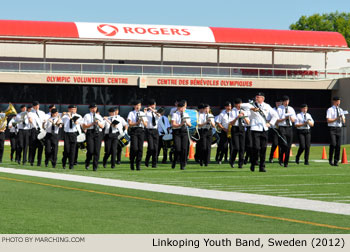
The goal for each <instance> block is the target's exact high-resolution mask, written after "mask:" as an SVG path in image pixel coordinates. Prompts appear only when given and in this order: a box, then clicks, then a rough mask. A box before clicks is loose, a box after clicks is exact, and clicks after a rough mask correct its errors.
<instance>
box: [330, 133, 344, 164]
mask: <svg viewBox="0 0 350 252" xmlns="http://www.w3.org/2000/svg"><path fill="white" fill-rule="evenodd" d="M342 129H343V128H341V127H329V134H330V145H329V161H330V162H331V161H333V154H334V163H338V162H339V160H340V145H341V134H342Z"/></svg>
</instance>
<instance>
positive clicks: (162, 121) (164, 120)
mask: <svg viewBox="0 0 350 252" xmlns="http://www.w3.org/2000/svg"><path fill="white" fill-rule="evenodd" d="M158 113H159V114H160V115H161V117H160V118H159V121H158V134H159V144H158V146H159V148H158V156H159V153H160V150H161V149H163V160H162V164H166V161H167V158H168V148H167V146H166V145H165V144H164V142H163V136H164V135H167V134H170V131H171V126H170V123H169V119H168V117H167V116H165V115H164V114H165V109H164V108H160V109H159V110H158ZM157 159H158V158H157Z"/></svg>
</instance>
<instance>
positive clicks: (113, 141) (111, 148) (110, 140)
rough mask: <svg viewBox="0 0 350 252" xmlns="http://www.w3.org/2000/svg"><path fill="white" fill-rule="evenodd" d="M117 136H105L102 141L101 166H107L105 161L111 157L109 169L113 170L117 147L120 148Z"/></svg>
mask: <svg viewBox="0 0 350 252" xmlns="http://www.w3.org/2000/svg"><path fill="white" fill-rule="evenodd" d="M118 135H119V134H106V135H105V137H104V141H105V154H104V156H103V165H106V164H107V160H108V158H109V157H110V156H112V159H111V167H112V168H114V167H115V162H116V158H117V151H118V147H120V145H119V144H118ZM120 149H121V147H120ZM119 161H120V157H119Z"/></svg>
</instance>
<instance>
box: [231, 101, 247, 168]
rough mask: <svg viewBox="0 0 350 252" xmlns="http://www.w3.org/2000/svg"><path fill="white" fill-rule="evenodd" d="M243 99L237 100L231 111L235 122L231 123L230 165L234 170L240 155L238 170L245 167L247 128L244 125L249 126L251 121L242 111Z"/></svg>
mask: <svg viewBox="0 0 350 252" xmlns="http://www.w3.org/2000/svg"><path fill="white" fill-rule="evenodd" d="M241 104H242V99H241V98H236V99H235V101H234V108H233V109H232V111H231V114H232V118H233V120H232V121H231V122H229V124H230V125H231V145H232V150H231V155H230V165H231V167H232V168H233V167H234V164H235V160H236V156H237V153H238V168H242V167H243V161H244V148H245V146H244V145H245V128H244V123H245V124H246V125H249V119H248V118H247V117H246V113H245V112H244V111H243V110H242V109H241Z"/></svg>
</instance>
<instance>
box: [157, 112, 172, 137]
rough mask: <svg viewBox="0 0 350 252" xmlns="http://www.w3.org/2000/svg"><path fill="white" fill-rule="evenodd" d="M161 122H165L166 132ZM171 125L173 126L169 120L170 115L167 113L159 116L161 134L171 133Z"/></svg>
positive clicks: (159, 131)
mask: <svg viewBox="0 0 350 252" xmlns="http://www.w3.org/2000/svg"><path fill="white" fill-rule="evenodd" d="M161 124H163V126H164V129H165V130H166V132H164V129H163V127H162V126H161ZM170 127H171V126H170V122H169V119H168V117H166V116H165V115H163V116H161V117H160V118H159V121H158V133H159V135H165V134H169V133H170V132H168V128H170Z"/></svg>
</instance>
